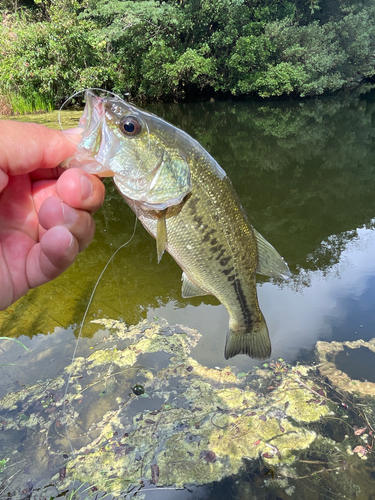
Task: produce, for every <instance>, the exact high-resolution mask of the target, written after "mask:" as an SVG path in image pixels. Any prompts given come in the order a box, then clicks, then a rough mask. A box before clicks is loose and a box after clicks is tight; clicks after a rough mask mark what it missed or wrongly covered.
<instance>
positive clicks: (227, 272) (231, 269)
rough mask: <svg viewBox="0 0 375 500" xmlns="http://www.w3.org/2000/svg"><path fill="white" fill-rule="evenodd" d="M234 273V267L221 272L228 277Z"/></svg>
mask: <svg viewBox="0 0 375 500" xmlns="http://www.w3.org/2000/svg"><path fill="white" fill-rule="evenodd" d="M232 271H234V267H231V268H230V269H223V270H222V271H221V272H222V273H223V274H225V275H226V276H228V274H230V273H231V272H232Z"/></svg>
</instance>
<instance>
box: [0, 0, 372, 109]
mask: <svg viewBox="0 0 375 500" xmlns="http://www.w3.org/2000/svg"><path fill="white" fill-rule="evenodd" d="M351 2H352V3H351ZM0 6H2V10H1V16H2V18H1V20H2V29H1V32H0V47H1V59H0V95H1V96H2V97H3V99H4V98H8V99H10V100H12V99H14V97H15V96H16V97H17V98H18V100H20V99H21V98H28V99H29V100H33V101H34V102H37V100H38V99H41V98H42V99H44V100H45V101H46V102H50V103H54V104H57V103H60V102H61V101H62V100H63V99H64V98H65V97H67V96H69V95H70V94H72V93H74V92H75V91H78V90H80V89H82V88H85V87H102V88H107V89H108V90H113V91H115V92H119V93H123V92H130V93H131V95H132V96H133V98H137V97H138V98H146V99H171V98H172V99H181V98H183V97H185V96H189V95H192V94H196V93H198V92H201V91H206V92H214V91H221V92H228V93H231V94H233V95H241V94H255V95H259V96H262V97H269V96H279V95H283V94H296V95H301V96H305V95H317V94H322V93H323V92H326V91H335V90H338V89H341V88H343V87H353V86H355V85H358V83H360V82H361V81H363V80H364V79H366V78H371V77H373V76H374V74H375V56H374V54H375V4H374V2H373V1H372V0H363V1H357V0H354V2H353V0H341V1H338V0H311V2H310V3H305V1H301V0H285V1H283V2H279V1H278V0H164V1H163V0H83V1H82V0H48V1H41V0H34V1H32V0H23V1H22V0H19V1H18V0H3V1H2V2H1V3H0Z"/></svg>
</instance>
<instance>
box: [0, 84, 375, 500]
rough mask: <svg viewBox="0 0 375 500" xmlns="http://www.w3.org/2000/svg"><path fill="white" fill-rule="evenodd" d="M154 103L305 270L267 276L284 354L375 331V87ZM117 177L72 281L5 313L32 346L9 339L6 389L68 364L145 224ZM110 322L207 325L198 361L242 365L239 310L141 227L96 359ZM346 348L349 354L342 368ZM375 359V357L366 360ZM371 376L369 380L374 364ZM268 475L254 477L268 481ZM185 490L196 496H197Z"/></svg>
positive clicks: (276, 342) (5, 331)
mask: <svg viewBox="0 0 375 500" xmlns="http://www.w3.org/2000/svg"><path fill="white" fill-rule="evenodd" d="M148 109H149V110H151V111H153V112H155V113H157V114H158V115H159V116H162V117H163V118H165V119H166V120H168V121H170V122H172V123H174V124H175V125H177V126H179V127H181V128H183V129H184V130H185V131H186V132H188V133H189V134H191V135H192V136H193V137H195V138H197V139H198V140H199V141H200V142H201V144H202V145H203V146H204V147H205V148H206V149H207V150H208V151H209V152H210V153H211V154H212V155H213V156H214V157H215V158H216V159H217V161H218V162H219V164H220V165H221V166H222V167H223V168H224V169H225V170H226V172H227V173H228V175H229V177H230V178H231V180H232V182H233V184H234V187H235V189H236V190H237V192H238V194H239V196H240V199H241V201H242V204H243V206H244V208H245V210H246V211H247V214H248V216H249V218H250V221H251V223H252V224H253V225H254V227H255V228H256V229H257V230H258V231H259V232H260V233H261V234H262V235H263V236H264V237H265V238H266V239H267V240H268V241H270V242H271V243H272V244H273V245H274V246H275V248H276V249H277V250H278V251H279V252H280V253H281V255H283V257H284V258H285V259H286V261H287V262H288V264H289V266H290V269H291V271H292V273H293V277H292V278H291V279H290V280H289V281H287V282H284V283H272V282H271V281H270V280H267V279H265V278H262V277H259V279H258V283H259V285H258V296H259V303H260V306H261V309H262V311H263V313H264V315H265V317H266V320H267V324H268V327H269V331H270V337H271V341H272V357H273V358H275V359H276V358H279V357H281V358H283V359H284V360H286V361H287V362H290V363H294V362H296V360H301V361H303V360H307V359H310V358H311V356H312V353H313V349H314V346H315V343H316V342H317V341H318V340H335V341H343V340H348V341H352V340H356V339H358V338H361V339H363V340H365V341H367V340H370V339H371V338H373V337H375V329H374V327H373V325H374V323H375V307H374V304H375V231H374V227H375V155H374V153H375V94H367V95H362V96H361V95H358V96H353V95H351V96H339V97H332V98H322V99H316V100H308V101H298V102H294V101H284V102H279V103H260V102H257V103H253V102H205V103H191V104H181V105H178V104H170V105H152V106H148ZM56 116H57V115H56V114H51V115H39V116H33V117H32V120H35V121H40V122H43V123H47V124H48V125H49V126H54V127H56V128H58V124H57V119H56ZM78 116H79V113H78V112H73V114H72V115H71V116H70V115H69V116H68V114H65V115H64V119H63V122H64V123H67V120H68V118H69V119H71V122H70V125H69V126H72V125H73V123H74V120H77V118H78ZM21 119H22V118H21ZM25 119H29V117H25ZM106 183H107V188H106V189H107V198H106V203H105V205H104V207H103V208H102V210H101V211H100V212H99V213H98V214H97V215H96V221H97V232H96V235H95V239H94V241H93V243H92V244H91V245H90V247H89V248H88V249H87V250H86V251H85V252H84V253H83V254H81V255H80V256H79V258H78V260H77V262H76V264H75V265H74V266H73V267H72V268H71V269H70V270H69V271H67V272H66V273H65V274H64V275H63V276H61V277H60V278H58V279H57V280H55V281H54V282H53V283H50V284H48V285H44V286H42V287H40V288H39V289H36V290H33V291H31V292H30V293H29V294H28V296H27V297H25V298H23V299H21V300H20V301H18V303H16V304H14V305H13V306H12V307H10V308H9V309H8V310H7V311H4V312H2V313H0V324H1V335H2V336H8V337H17V338H18V337H19V338H20V340H22V342H23V343H24V344H25V345H26V346H27V347H28V348H29V349H30V352H26V351H24V350H23V349H22V348H21V347H20V346H19V345H18V344H15V343H13V342H9V341H2V342H1V343H0V364H11V363H13V364H14V365H13V366H7V367H0V370H1V382H0V398H1V397H3V396H4V395H5V394H6V393H8V392H9V391H11V390H12V391H16V390H19V388H20V387H22V385H23V384H30V383H34V382H36V381H37V380H39V379H45V378H53V377H56V376H57V375H59V374H60V373H61V372H62V369H63V367H64V366H66V365H67V364H68V362H69V357H70V356H71V355H72V352H73V350H74V346H75V338H76V336H77V332H78V328H77V325H79V324H80V322H81V320H82V317H83V315H84V312H85V309H86V306H87V304H88V300H89V298H90V295H91V292H92V289H93V287H94V285H95V282H96V280H97V277H98V276H99V274H100V272H101V271H102V269H103V267H104V265H105V264H106V262H107V260H108V259H109V257H110V256H111V255H112V254H113V252H114V251H115V250H116V249H117V248H118V247H119V246H120V245H121V244H123V243H124V242H126V241H127V240H129V238H130V237H131V235H132V233H133V228H134V221H135V219H134V215H133V213H132V212H131V210H130V209H129V208H128V207H127V206H126V204H125V203H124V201H123V200H122V198H121V197H120V196H119V195H118V193H117V192H116V190H115V189H114V187H113V185H112V183H111V182H110V181H106ZM102 317H108V318H113V319H122V320H123V321H124V322H125V323H126V324H136V323H138V322H139V321H141V320H143V319H147V320H148V321H151V320H153V319H155V318H156V319H158V318H165V319H166V320H167V321H168V322H169V323H170V324H171V325H174V324H177V323H179V324H183V325H186V326H188V327H190V328H196V329H197V330H198V331H199V332H200V333H201V334H202V339H201V341H200V342H199V344H198V346H197V347H196V348H194V349H193V350H192V357H194V358H195V359H196V360H197V361H198V362H199V363H201V364H203V365H206V366H208V367H225V366H227V365H228V362H227V361H225V360H224V356H223V351H224V344H225V336H226V331H227V327H228V315H227V313H226V310H225V309H224V307H223V306H221V305H220V304H219V303H218V301H217V300H216V299H215V298H210V297H197V298H193V299H182V297H181V270H180V268H179V267H178V266H177V264H176V263H175V262H174V261H173V260H172V258H171V257H170V256H169V255H164V256H163V258H162V261H161V263H160V264H157V263H156V247H155V241H154V240H153V239H152V238H151V237H150V236H149V235H148V233H147V232H146V231H145V230H144V229H143V227H142V226H141V225H140V224H138V227H137V228H136V232H135V236H134V238H133V239H132V241H131V242H130V243H129V244H128V245H127V246H126V247H125V248H124V249H123V250H121V251H120V252H119V254H117V255H116V257H115V259H114V260H113V262H112V263H111V264H110V266H109V268H108V270H107V271H106V273H105V275H104V277H103V278H102V281H101V283H100V285H99V287H98V289H97V292H96V294H95V296H94V299H93V302H92V304H91V306H90V310H89V313H88V316H87V320H86V324H85V325H84V328H83V340H82V341H81V342H80V344H79V346H78V355H87V354H89V353H90V347H92V346H97V345H100V344H99V343H100V342H101V341H102V339H103V337H105V336H106V335H107V334H108V332H107V331H105V329H103V330H102V331H99V332H97V331H98V325H92V324H90V321H91V320H93V319H95V318H102ZM360 351H361V350H358V351H357V352H356V356H352V357H350V356H349V358H350V363H351V365H350V370H351V372H350V376H351V377H354V375H355V373H356V371H355V367H356V365H357V364H361V357H360V355H361V353H360ZM345 355H346V354H345V353H343V354H342V356H341V357H340V363H341V364H342V363H343V362H344V361H343V359H344V356H345ZM366 356H367V357H366ZM367 358H368V352H367V353H366V354H364V357H363V360H362V361H363V362H362V364H363V365H366V363H368V361H367ZM155 362H156V363H157V361H155ZM229 364H230V365H231V366H234V367H235V370H236V371H237V372H245V371H246V372H247V371H249V370H250V369H251V367H252V366H257V365H259V364H260V363H259V362H255V361H254V360H250V359H249V358H247V357H246V356H237V357H235V358H234V359H232V360H230V362H229ZM340 369H343V368H340ZM372 371H373V370H371V373H369V375H368V378H369V380H370V379H371V378H373V374H372ZM358 377H360V378H365V377H366V372H365V370H364V369H363V366H362V367H361V371H360V373H359V372H358ZM129 383H130V385H131V383H132V380H131V381H130V382H129ZM116 390H118V388H117V389H116ZM23 439H26V437H25V438H23ZM30 439H31V438H30ZM6 442H7V445H6V448H4V449H6V452H4V453H5V455H6V457H5V458H9V456H11V455H10V453H11V448H10V446H9V441H8V440H6ZM4 446H5V445H4ZM14 448H15V449H14V450H13V452H14V453H15V454H16V455H17V456H19V455H20V454H21V455H22V449H21V451H20V446H19V443H17V444H16V443H15V447H14ZM17 450H18V451H17ZM2 453H3V452H2ZM1 458H2V456H1V455H0V459H1ZM11 458H12V457H11ZM12 460H13V458H12ZM35 474H36V472H35ZM43 474H45V471H43V473H41V475H43ZM258 476H259V474H258ZM258 476H256V478H255V479H254V481H255V483H256V484H258V483H259V485H260V486H259V488H261V487H262V488H263V487H264V486H262V484H263V483H262V481H261V480H260V479H259V478H258V479H259V480H258V479H257V477H258ZM260 477H261V474H260ZM0 479H1V476H0ZM257 481H258V483H257ZM366 481H367V482H368V476H367V479H366ZM251 484H253V483H251ZM367 484H368V483H367ZM227 486H228V490H223V491H227V494H228V491H229V488H232V490H231V491H232V493H233V492H234V493H233V494H235V497H236V498H252V497H250V496H248V497H246V495H247V493H246V491H247V490H246V488H245V486H244V487H243V488H242V490H241V488H240V487H238V488H237V490H236V491H234V490H233V484H232V485H229V484H228V485H227ZM256 487H257V486H256V485H255V486H254V488H255V489H256ZM255 489H254V492H255ZM372 489H373V490H374V489H375V482H373V488H372ZM215 491H216V490H215V489H214V490H213V491H211V492H208V491H207V492H206V493H203V492H202V491H201V493H199V495H200V498H228V497H227V496H225V495H224V493H219V492H218V491H216V493H215ZM220 491H222V490H220ZM312 491H313V493H312V494H311V496H310V498H336V497H335V496H334V494H333V493H332V495H331V493H327V494H326V496H319V497H318V496H314V491H316V490H314V489H312ZM361 491H362V493H361V495H362V496H358V497H357V498H363V499H365V498H366V499H367V498H372V497H370V496H369V495H370V493H369V491H371V489H369V488H367V489H366V488H365V489H364V488H362V490H361ZM183 494H184V495H186V498H190V496H189V494H188V493H187V492H186V491H185V492H184V493H183ZM196 494H197V495H198V493H196ZM253 494H255V493H253ZM279 494H280V495H282V494H281V493H279ZM315 494H316V493H315ZM157 495H162V496H163V498H168V497H169V495H170V498H175V492H174V491H173V490H171V491H166V490H165V491H164V492H159V493H158V494H156V493H155V494H154V495H153V496H150V498H152V499H155V498H159V496H157ZM281 497H282V498H284V497H285V495H284V496H281ZM35 498H36V497H35ZM160 498H161V496H160ZM176 498H177V497H176ZM178 498H185V497H184V496H182V494H181V495H180V497H178ZM254 498H255V497H254ZM259 498H260V497H259ZM261 498H263V496H262V497H261ZM264 498H266V497H264ZM267 498H268V497H267ZM269 498H276V497H269ZM293 498H298V497H295V496H293ZM306 498H308V497H306ZM350 498H356V497H354V496H351V497H350Z"/></svg>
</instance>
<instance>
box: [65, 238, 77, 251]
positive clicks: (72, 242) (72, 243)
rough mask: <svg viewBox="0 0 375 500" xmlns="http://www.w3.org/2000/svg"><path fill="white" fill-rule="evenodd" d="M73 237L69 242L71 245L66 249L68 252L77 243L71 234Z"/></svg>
mask: <svg viewBox="0 0 375 500" xmlns="http://www.w3.org/2000/svg"><path fill="white" fill-rule="evenodd" d="M70 236H71V239H70V243H69V246H68V248H67V249H66V251H67V252H69V251H70V250H71V249H72V248H73V247H74V243H75V238H74V236H73V235H72V234H71V235H70Z"/></svg>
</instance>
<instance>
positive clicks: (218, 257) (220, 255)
mask: <svg viewBox="0 0 375 500" xmlns="http://www.w3.org/2000/svg"><path fill="white" fill-rule="evenodd" d="M224 254H225V248H223V249H222V250H220V253H219V255H217V256H216V260H219V259H220V258H221V257H222V256H223V255H224Z"/></svg>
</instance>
